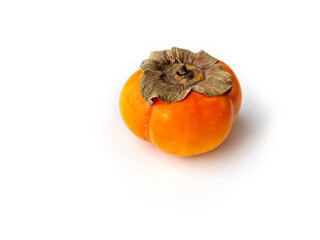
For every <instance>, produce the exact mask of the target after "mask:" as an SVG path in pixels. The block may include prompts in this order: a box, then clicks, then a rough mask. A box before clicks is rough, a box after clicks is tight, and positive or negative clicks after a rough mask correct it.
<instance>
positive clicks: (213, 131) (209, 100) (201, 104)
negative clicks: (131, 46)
mask: <svg viewBox="0 0 320 240" xmlns="http://www.w3.org/2000/svg"><path fill="white" fill-rule="evenodd" d="M216 64H218V65H220V66H221V67H222V68H223V69H224V70H225V71H227V72H229V73H230V74H231V75H232V81H231V85H232V90H231V91H228V92H226V93H224V94H222V95H220V96H214V97H209V96H206V95H204V94H202V93H198V92H195V91H191V92H190V93H189V94H188V95H187V96H186V97H185V98H184V99H183V100H181V101H177V102H172V103H165V102H163V101H161V100H159V99H157V98H155V99H153V104H152V105H148V104H147V103H146V101H145V100H144V99H143V97H142V96H141V94H140V77H141V74H142V70H141V69H139V70H138V71H137V72H135V73H134V74H133V75H132V76H131V77H130V78H129V79H128V81H127V82H126V83H125V85H124V87H123V89H122V91H121V95H120V103H119V105H120V113H121V116H122V118H123V120H124V122H125V124H126V125H127V127H128V128H129V129H130V130H131V131H132V132H133V133H134V134H135V135H136V136H138V137H139V138H141V139H143V140H145V141H148V142H152V143H153V144H154V145H156V146H157V147H158V148H160V149H162V150H163V151H165V152H168V153H172V154H175V155H178V156H192V155H197V154H201V153H205V152H208V151H210V150H212V149H214V148H216V147H217V146H218V145H219V144H221V143H222V142H223V140H224V139H225V138H226V137H227V136H228V134H229V132H230V130H231V127H232V124H233V122H234V120H235V119H236V117H237V115H238V113H239V110H240V105H241V89H240V85H239V82H238V79H237V77H236V76H235V74H234V72H233V71H232V70H231V69H230V68H229V67H228V66H227V65H226V64H225V63H223V62H221V61H218V62H217V63H216Z"/></svg>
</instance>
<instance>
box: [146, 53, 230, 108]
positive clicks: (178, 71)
mask: <svg viewBox="0 0 320 240" xmlns="http://www.w3.org/2000/svg"><path fill="white" fill-rule="evenodd" d="M217 62H218V60H217V59H216V58H214V57H212V56H210V55H209V54H208V53H206V52H205V51H203V50H201V51H200V52H198V53H193V52H191V51H189V50H186V49H180V48H176V47H173V48H172V49H171V50H164V51H155V52H151V54H150V56H149V58H148V59H146V60H144V61H143V62H142V63H141V65H140V68H141V69H142V70H143V73H142V75H141V79H140V93H141V95H142V97H143V98H144V100H145V101H146V102H147V104H149V105H151V104H152V103H153V101H152V98H155V97H157V98H159V99H160V100H162V101H164V102H166V103H172V102H174V101H180V100H183V99H184V98H185V97H186V96H187V94H188V93H189V92H190V91H191V90H193V91H196V92H199V93H203V94H205V95H207V96H219V95H221V94H223V93H225V92H227V91H230V90H231V87H232V86H231V74H230V73H228V72H226V71H225V70H224V69H223V68H222V67H221V66H220V65H218V64H216V63H217Z"/></svg>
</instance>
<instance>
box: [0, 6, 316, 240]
mask: <svg viewBox="0 0 320 240" xmlns="http://www.w3.org/2000/svg"><path fill="white" fill-rule="evenodd" d="M317 3H318V1H311V0H310V1H308V0H305V1H281V0H276V1H272V0H271V1H249V0H243V1H226V0H224V1H201V0H198V1H139V0H136V1H120V0H118V1H66V0H63V1H59V0H56V1H1V3H0V115H1V116H0V239H1V240H9V239H19V240H20V239H32V240H35V239H41V240H43V239H45V240H47V239H55V240H56V239H68V240H70V239H77V240H79V239H95V240H96V239H161V240H163V239H232V240H234V239H246V240H248V239H255V240H256V239H281V240H282V239H308V240H309V239H320V229H319V226H320V207H319V205H320V193H319V189H320V188H319V184H320V155H319V148H320V147H319V135H320V131H319V130H320V129H319V122H320V117H319V87H320V78H319V59H320V47H319V43H320V35H319V23H320V15H319V5H318V4H317ZM172 46H176V47H181V48H187V49H190V50H191V51H195V52H196V51H199V50H201V49H204V50H205V51H207V52H208V53H210V54H211V55H213V56H215V57H216V58H218V59H220V60H223V61H224V62H226V63H227V64H228V65H230V66H231V68H232V69H233V70H234V71H235V72H236V74H237V76H238V78H239V81H240V83H241V86H242V91H243V102H242V108H241V112H240V115H239V117H238V119H237V121H236V122H235V124H234V126H233V129H232V131H231V133H230V135H229V137H228V138H227V140H226V141H225V142H224V143H223V144H222V145H221V146H220V147H218V148H217V149H215V150H214V151H212V152H210V153H207V154H203V155H200V156H197V157H192V158H179V157H175V156H171V155H168V154H166V153H163V152H161V151H160V150H158V149H156V148H155V147H153V146H152V145H151V144H148V143H145V142H143V141H141V140H139V139H138V138H136V137H135V136H134V135H133V134H132V133H131V132H130V131H129V130H128V129H127V128H126V127H125V125H124V123H123V122H122V120H121V117H120V113H119V109H118V100H119V94H120V91H121V88H122V86H123V85H124V83H125V81H126V80H127V79H128V77H129V76H130V75H131V74H132V73H133V72H134V71H136V70H137V69H138V67H139V65H140V63H141V61H142V60H143V59H145V58H147V57H148V55H149V53H150V51H152V50H163V49H168V48H171V47H172Z"/></svg>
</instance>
